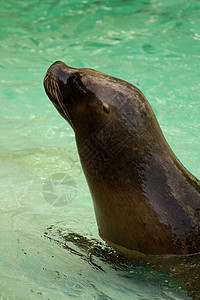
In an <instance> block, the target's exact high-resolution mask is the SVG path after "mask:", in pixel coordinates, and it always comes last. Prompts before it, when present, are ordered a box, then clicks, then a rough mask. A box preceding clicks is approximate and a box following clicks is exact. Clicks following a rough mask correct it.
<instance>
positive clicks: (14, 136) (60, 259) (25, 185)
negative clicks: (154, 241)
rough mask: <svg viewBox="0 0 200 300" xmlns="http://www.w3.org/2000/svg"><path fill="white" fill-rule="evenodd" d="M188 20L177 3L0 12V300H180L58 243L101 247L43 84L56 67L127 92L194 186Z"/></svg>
mask: <svg viewBox="0 0 200 300" xmlns="http://www.w3.org/2000/svg"><path fill="white" fill-rule="evenodd" d="M199 14H200V2H199V1H186V0H179V1H174V0H168V1H164V0H139V1H129V0H126V1H125V0H124V1H123V0H117V1H109V0H102V1H100V0H96V1H95V0H83V1H78V0H75V1H70V0H57V1H55V0H51V1H50V0H47V1H36V0H35V1H32V0H31V1H20V0H18V1H14V0H8V1H1V2H0V39H1V46H0V51H1V52H0V57H1V61H0V82H1V89H0V102H1V110H0V130H1V144H0V157H1V167H0V173H1V177H0V178H1V183H0V185H1V205H0V244H1V246H0V299H125V300H126V299H188V296H187V293H186V291H185V290H184V289H183V288H181V287H180V286H179V284H178V283H176V282H175V281H174V279H173V278H171V277H169V276H168V275H166V274H165V273H164V272H162V271H156V270H153V269H151V268H148V267H145V266H136V265H134V264H133V265H129V267H128V268H117V267H116V265H115V263H114V262H112V264H109V263H108V262H107V261H106V259H104V260H102V259H100V258H98V257H96V258H95V259H96V261H97V265H98V264H99V265H100V266H101V268H98V267H94V264H92V263H91V260H90V259H89V258H88V256H87V253H86V254H85V252H84V249H82V250H80V249H79V248H76V250H73V249H74V247H75V246H74V243H72V242H71V244H70V247H63V246H61V244H60V243H59V239H60V234H58V233H61V235H64V234H68V233H73V234H78V235H81V236H83V237H87V238H88V240H91V241H93V239H96V240H98V241H100V238H99V237H98V232H97V225H96V220H95V216H94V211H93V205H92V200H91V196H90V193H89V190H88V187H87V184H86V181H85V178H84V175H83V173H82V169H81V166H80V162H79V159H78V154H77V150H76V145H75V139H74V133H73V130H72V129H71V128H70V127H69V125H68V124H67V123H66V121H65V120H64V119H62V118H61V117H60V116H59V115H58V113H57V111H56V110H55V108H54V107H53V106H52V104H51V103H50V101H49V100H48V98H47V96H46V94H45V92H44V89H43V86H42V81H43V77H44V75H45V73H46V70H47V68H48V67H49V65H50V64H51V63H53V62H54V61H56V60H62V61H64V62H65V63H67V64H68V65H70V66H73V67H89V68H94V69H97V70H99V71H102V72H104V73H108V74H109V75H112V76H116V77H119V78H121V79H124V80H127V81H129V82H131V83H133V84H134V85H136V86H137V87H138V88H139V89H141V91H142V92H143V93H144V94H145V96H146V97H147V99H148V100H149V102H150V104H151V105H152V107H153V109H154V112H155V114H156V116H157V118H158V121H159V123H160V125H161V128H162V130H163V133H164V135H165V137H166V139H167V141H168V142H169V144H170V146H171V147H172V149H173V151H174V152H175V154H176V155H177V156H178V158H179V159H180V160H181V162H182V163H183V165H184V166H185V167H186V168H187V169H188V170H189V171H190V172H191V173H193V174H194V175H195V176H196V177H198V178H199V177H200V167H199V161H200V152H199V149H200V139H199V132H200V122H199V121H200V97H199V90H200V80H199V79H200V67H199V59H200V25H199ZM51 228H54V229H55V232H54V238H53V239H52V238H50V233H49V232H50V231H51ZM56 241H57V242H56ZM68 245H69V244H68ZM91 247H92V246H91ZM102 247H103V246H102ZM91 256H92V251H91ZM85 258H87V259H85Z"/></svg>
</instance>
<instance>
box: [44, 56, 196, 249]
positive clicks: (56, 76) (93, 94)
mask: <svg viewBox="0 0 200 300" xmlns="http://www.w3.org/2000/svg"><path fill="white" fill-rule="evenodd" d="M44 87H45V91H46V93H47V95H48V97H49V98H50V100H51V101H52V103H53V104H54V106H55V107H56V108H57V110H58V112H59V113H60V114H61V115H62V117H64V118H65V119H66V120H67V121H68V122H69V124H70V125H71V126H72V128H73V129H74V131H75V137H76V143H77V148H78V152H79V156H80V160H81V164H82V168H83V170H84V173H85V176H86V179H87V182H88V185H89V188H90V191H91V195H92V198H93V203H94V209H95V215H96V219H97V224H98V228H99V234H100V236H101V237H102V238H103V239H105V240H106V241H107V242H108V243H111V244H112V245H113V246H115V245H116V247H118V246H119V247H123V248H127V249H130V250H135V251H139V252H141V253H144V254H191V253H197V252H199V251H200V185H199V182H198V180H197V179H196V178H195V177H194V176H192V175H191V174H190V173H189V172H188V171H187V170H186V169H185V168H184V167H183V165H182V164H181V163H180V161H179V160H178V159H177V157H176V156H175V155H174V153H173V152H172V150H171V148H170V147H169V145H168V144H167V142H166V140H165V138H164V136H163V134H162V131H161V129H160V127H159V124H158V122H157V120H156V117H155V115H154V113H153V111H152V109H151V107H150V105H149V103H148V101H147V99H146V98H145V96H144V95H143V94H142V92H141V91H140V90H139V89H138V88H136V87H135V86H134V85H132V84H130V83H128V82H126V81H123V80H121V79H117V78H115V77H111V76H109V75H106V74H103V73H101V72H98V71H96V70H93V69H85V68H80V69H78V68H71V67H69V66H67V65H66V64H64V63H63V62H60V61H58V62H55V63H54V64H53V65H51V66H50V68H49V69H48V71H47V73H46V76H45V78H44Z"/></svg>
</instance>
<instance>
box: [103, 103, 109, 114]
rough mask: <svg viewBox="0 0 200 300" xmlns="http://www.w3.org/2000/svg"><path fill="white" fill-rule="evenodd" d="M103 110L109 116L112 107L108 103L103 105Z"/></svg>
mask: <svg viewBox="0 0 200 300" xmlns="http://www.w3.org/2000/svg"><path fill="white" fill-rule="evenodd" d="M103 110H104V111H105V113H107V114H109V113H110V106H109V105H108V104H107V103H103Z"/></svg>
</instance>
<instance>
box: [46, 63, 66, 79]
mask: <svg viewBox="0 0 200 300" xmlns="http://www.w3.org/2000/svg"><path fill="white" fill-rule="evenodd" d="M70 75H71V72H70V67H68V66H67V65H66V64H65V63H63V62H62V61H56V62H54V63H53V64H52V65H51V66H50V67H49V69H48V70H47V73H46V76H45V78H44V81H45V80H46V79H47V78H48V77H50V78H53V79H54V80H56V81H60V82H62V83H64V84H66V83H67V80H68V78H69V76H70Z"/></svg>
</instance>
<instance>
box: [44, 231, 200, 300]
mask: <svg viewBox="0 0 200 300" xmlns="http://www.w3.org/2000/svg"><path fill="white" fill-rule="evenodd" d="M44 236H45V238H47V239H49V240H51V241H54V242H56V243H57V244H58V245H59V246H60V247H62V248H64V249H66V250H67V251H69V252H70V253H72V254H75V255H78V256H79V257H81V258H82V259H83V260H84V261H87V262H88V263H89V264H90V265H91V266H92V267H93V268H95V269H97V270H99V271H102V272H104V266H105V263H106V264H109V265H110V266H111V268H113V269H115V270H121V271H128V270H129V269H130V270H133V268H134V267H135V268H138V267H140V266H144V267H145V268H150V269H154V270H156V271H159V272H160V273H159V274H163V277H164V276H166V273H167V274H168V275H172V276H173V277H174V278H175V279H176V281H177V283H178V284H180V285H181V286H182V287H183V288H185V289H186V290H187V292H188V295H189V296H190V297H192V298H193V299H196V300H197V299H200V254H195V255H187V256H175V255H173V256H172V255H165V256H152V255H143V254H141V253H138V252H134V251H127V249H124V248H122V247H118V246H116V245H112V244H111V246H112V247H110V246H109V245H107V244H105V243H104V242H100V241H98V240H96V239H93V238H88V237H86V236H83V235H81V234H77V233H72V232H66V231H63V230H61V229H56V228H54V226H50V227H48V228H47V230H46V232H45V233H44ZM113 247H114V248H115V249H116V248H117V251H116V250H115V249H114V248H113ZM165 272H166V273H165Z"/></svg>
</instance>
